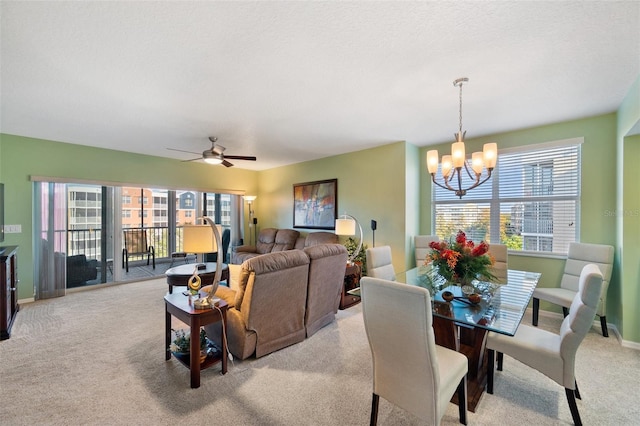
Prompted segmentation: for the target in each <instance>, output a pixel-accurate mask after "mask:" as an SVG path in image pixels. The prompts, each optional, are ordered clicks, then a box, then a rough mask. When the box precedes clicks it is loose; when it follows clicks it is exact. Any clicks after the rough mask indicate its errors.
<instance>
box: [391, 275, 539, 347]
mask: <svg viewBox="0 0 640 426" xmlns="http://www.w3.org/2000/svg"><path fill="white" fill-rule="evenodd" d="M540 275H541V274H539V273H537V272H527V271H517V270H513V269H509V270H508V275H507V283H506V284H502V285H500V284H492V283H487V282H479V281H475V282H474V286H475V287H476V288H477V289H478V292H479V293H480V295H481V297H482V298H481V300H480V302H479V303H477V304H473V303H471V302H470V301H469V299H467V298H466V297H465V296H464V295H463V294H462V290H461V288H460V287H458V286H448V284H447V283H446V282H445V280H444V279H443V278H442V277H440V276H439V275H437V274H435V273H434V271H433V269H432V268H428V267H423V266H420V267H417V268H413V269H410V270H408V271H406V272H403V273H400V274H397V276H396V281H398V282H404V283H407V284H410V285H417V286H420V287H424V288H426V289H427V290H429V293H430V294H431V297H432V300H433V315H436V316H438V317H442V318H446V319H449V320H452V321H455V322H457V323H460V324H467V325H471V326H474V327H480V328H484V329H487V330H490V331H495V332H497V333H502V334H507V335H510V336H513V335H514V334H515V333H516V330H517V329H518V326H519V325H520V322H521V321H522V317H523V316H524V312H525V310H526V309H527V305H528V304H529V301H530V300H531V295H532V294H533V290H535V288H536V285H538V280H539V279H540ZM445 291H450V292H451V293H453V296H454V299H453V300H451V301H450V302H446V301H445V300H444V299H443V297H442V293H443V292H445Z"/></svg>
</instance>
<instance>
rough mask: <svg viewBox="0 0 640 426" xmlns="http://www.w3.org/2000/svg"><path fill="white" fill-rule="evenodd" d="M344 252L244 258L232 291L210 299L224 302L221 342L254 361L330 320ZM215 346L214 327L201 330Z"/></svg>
mask: <svg viewBox="0 0 640 426" xmlns="http://www.w3.org/2000/svg"><path fill="white" fill-rule="evenodd" d="M347 257H348V255H347V250H346V249H345V248H344V246H342V245H340V244H326V245H318V246H313V247H310V248H307V249H305V250H286V251H280V252H274V253H267V254H265V255H262V256H256V257H253V258H249V259H247V260H246V261H244V262H243V263H242V266H241V269H240V273H239V276H238V282H237V283H233V284H232V286H231V287H232V288H228V287H223V286H221V287H218V290H217V292H216V296H217V297H220V298H222V299H224V300H225V301H226V302H227V303H229V309H228V311H227V327H226V332H227V342H228V346H229V351H230V352H231V353H232V354H233V356H234V357H236V358H238V359H246V358H248V357H250V356H251V355H255V356H256V358H259V357H261V356H264V355H267V354H269V353H271V352H274V351H276V350H278V349H282V348H284V347H286V346H289V345H292V344H294V343H298V342H301V341H303V340H304V339H305V337H306V336H311V335H312V334H313V333H315V332H316V331H318V330H319V329H320V328H322V327H324V326H325V325H327V324H329V323H330V322H331V321H333V319H334V318H335V314H336V312H337V310H338V303H339V294H340V290H341V286H342V285H343V280H344V272H345V267H346V263H347ZM205 330H206V332H207V335H208V336H209V338H211V339H212V340H214V341H220V337H221V332H222V327H221V325H220V323H216V324H211V325H208V326H206V327H205Z"/></svg>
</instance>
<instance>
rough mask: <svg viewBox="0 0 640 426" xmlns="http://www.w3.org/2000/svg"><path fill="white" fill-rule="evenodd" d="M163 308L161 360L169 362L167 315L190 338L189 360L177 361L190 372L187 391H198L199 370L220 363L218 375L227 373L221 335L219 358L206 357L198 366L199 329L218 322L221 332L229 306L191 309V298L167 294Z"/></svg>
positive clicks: (168, 319)
mask: <svg viewBox="0 0 640 426" xmlns="http://www.w3.org/2000/svg"><path fill="white" fill-rule="evenodd" d="M164 305H165V352H166V354H165V360H167V361H168V360H170V359H171V350H169V346H170V345H171V315H173V316H174V317H176V318H177V319H179V320H180V321H182V322H183V323H185V324H188V325H189V328H190V332H191V333H190V334H191V347H190V348H189V359H184V358H181V357H177V356H176V359H177V360H178V361H180V362H181V363H182V364H184V365H185V366H186V367H187V368H189V370H190V371H191V387H192V388H199V387H200V370H203V369H205V368H208V367H210V366H212V365H214V364H217V363H219V362H221V363H222V374H226V373H227V339H226V334H225V333H222V345H221V346H222V348H221V352H222V353H221V354H220V356H219V357H218V356H211V355H210V356H207V358H205V360H204V361H202V363H200V338H199V336H200V327H202V326H205V325H208V324H213V323H215V322H218V321H222V326H223V328H222V329H223V330H226V328H227V309H228V308H229V305H227V302H225V301H224V300H220V301H219V302H218V309H215V308H214V309H195V308H194V307H193V304H192V298H191V297H189V296H185V295H183V294H182V293H176V294H167V295H166V296H164Z"/></svg>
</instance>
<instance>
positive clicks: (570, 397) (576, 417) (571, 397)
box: [564, 388, 582, 426]
mask: <svg viewBox="0 0 640 426" xmlns="http://www.w3.org/2000/svg"><path fill="white" fill-rule="evenodd" d="M564 391H565V393H566V394H567V401H569V410H571V417H573V424H574V425H576V426H582V420H580V413H578V405H577V404H576V397H575V393H574V391H573V389H569V388H564Z"/></svg>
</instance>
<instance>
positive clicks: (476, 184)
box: [466, 169, 492, 191]
mask: <svg viewBox="0 0 640 426" xmlns="http://www.w3.org/2000/svg"><path fill="white" fill-rule="evenodd" d="M491 170H492V169H487V177H486V178H484V179H483V180H482V181H480V175H478V177H477V179H476V182H475V183H474V184H473V185H471V186H470V187H468V188H467V189H466V190H467V191H469V190H470V189H473V188H475V187H477V186H480V185H482V184H483V183H485V182H486V181H488V180H489V178H490V177H491Z"/></svg>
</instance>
